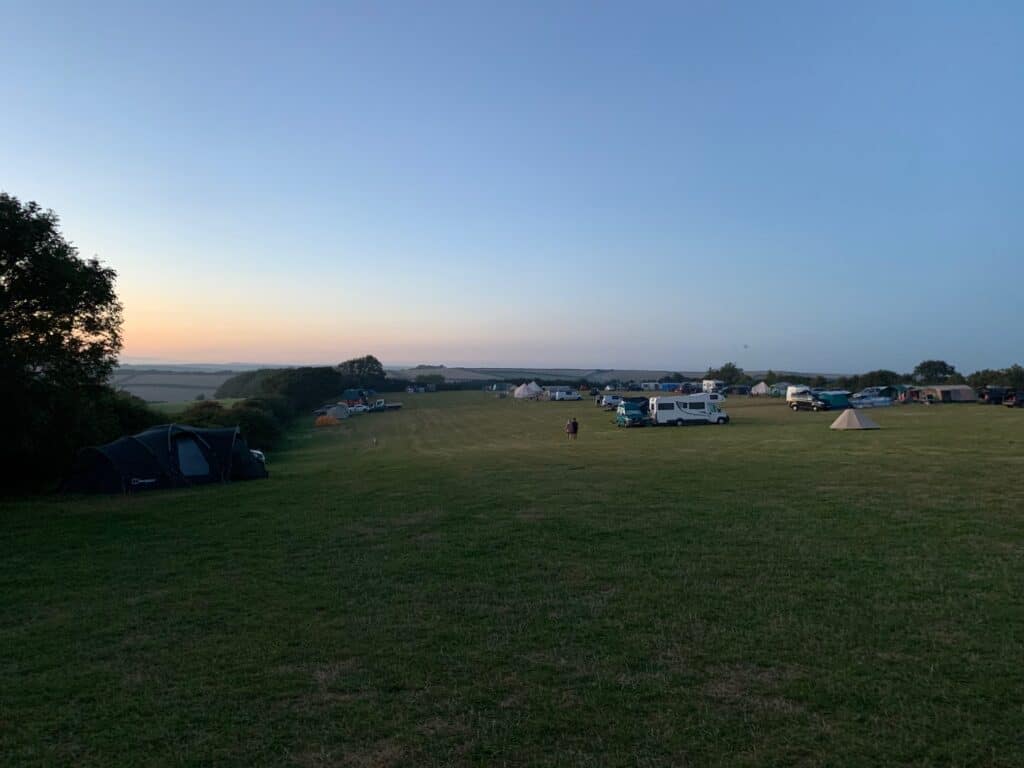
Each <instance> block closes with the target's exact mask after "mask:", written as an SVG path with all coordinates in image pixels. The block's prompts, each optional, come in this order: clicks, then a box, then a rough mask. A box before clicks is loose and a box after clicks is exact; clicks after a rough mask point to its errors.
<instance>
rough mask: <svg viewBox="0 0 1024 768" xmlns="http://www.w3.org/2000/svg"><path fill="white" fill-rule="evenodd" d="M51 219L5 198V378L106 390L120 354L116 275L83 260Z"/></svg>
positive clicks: (1, 353)
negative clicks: (89, 385) (107, 381)
mask: <svg viewBox="0 0 1024 768" xmlns="http://www.w3.org/2000/svg"><path fill="white" fill-rule="evenodd" d="M57 225H58V220H57V216H56V214H54V213H53V211H44V210H42V209H41V208H40V207H39V206H38V205H37V204H36V203H24V204H23V203H21V202H20V201H19V200H18V198H16V197H12V196H10V195H8V194H5V193H0V377H3V378H4V379H5V380H6V381H7V382H8V383H9V384H11V383H14V384H15V385H16V386H17V382H22V384H23V385H24V384H27V383H29V382H34V381H42V382H46V383H48V384H52V385H55V386H81V385H87V384H102V383H104V382H105V381H106V380H107V378H108V376H109V375H110V372H111V371H112V370H113V368H114V366H115V365H116V364H117V353H118V352H119V351H120V349H121V304H120V302H119V301H118V300H117V294H116V292H115V291H114V278H115V276H116V275H115V272H114V270H112V269H110V268H108V267H104V266H102V265H101V264H100V263H99V262H98V261H97V260H96V259H88V260H86V259H82V258H80V257H79V255H78V250H77V249H76V248H75V247H74V246H73V245H72V244H71V243H69V242H68V241H67V240H65V239H64V237H63V235H62V234H61V232H60V230H59V229H58V226H57Z"/></svg>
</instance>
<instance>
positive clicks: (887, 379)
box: [860, 368, 903, 388]
mask: <svg viewBox="0 0 1024 768" xmlns="http://www.w3.org/2000/svg"><path fill="white" fill-rule="evenodd" d="M902 379H903V377H902V376H900V374H898V373H896V371H889V370H886V369H884V368H882V369H880V370H877V371H868V372H867V373H863V374H861V375H860V380H861V382H864V383H863V384H862V388H863V387H892V386H894V385H896V384H899V383H900V382H901V381H902Z"/></svg>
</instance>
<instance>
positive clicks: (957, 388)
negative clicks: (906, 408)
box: [917, 384, 978, 403]
mask: <svg viewBox="0 0 1024 768" xmlns="http://www.w3.org/2000/svg"><path fill="white" fill-rule="evenodd" d="M917 399H918V400H932V401H934V402H937V403H974V402H977V400H978V393H977V392H975V391H974V390H973V389H972V388H971V387H969V386H967V385H966V384H937V385H935V386H931V387H921V388H920V389H918V390H917Z"/></svg>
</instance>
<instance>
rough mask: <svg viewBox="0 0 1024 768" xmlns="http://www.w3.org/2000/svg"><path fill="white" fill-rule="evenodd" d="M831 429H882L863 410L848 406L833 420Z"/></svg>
mask: <svg viewBox="0 0 1024 768" xmlns="http://www.w3.org/2000/svg"><path fill="white" fill-rule="evenodd" d="M831 429H880V427H879V426H878V425H877V424H876V423H875V422H874V420H872V418H871V417H870V416H867V415H866V414H865V413H864V412H863V411H858V410H854V409H853V408H847V409H846V410H845V411H843V412H842V413H841V414H839V418H838V419H836V420H835V421H833V422H832V427H831Z"/></svg>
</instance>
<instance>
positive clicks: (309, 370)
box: [214, 366, 410, 412]
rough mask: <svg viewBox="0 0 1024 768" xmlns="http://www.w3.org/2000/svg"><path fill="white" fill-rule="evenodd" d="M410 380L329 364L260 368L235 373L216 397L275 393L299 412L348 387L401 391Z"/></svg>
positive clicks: (259, 396)
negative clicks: (358, 373)
mask: <svg viewBox="0 0 1024 768" xmlns="http://www.w3.org/2000/svg"><path fill="white" fill-rule="evenodd" d="M409 384H410V382H408V381H406V380H405V379H391V378H387V377H385V376H348V375H345V374H343V373H342V372H341V371H339V370H338V369H337V368H331V367H329V366H322V367H304V368H260V369H259V370H255V371H245V372H243V373H239V374H237V375H235V376H232V377H231V378H230V379H228V380H227V381H225V382H224V383H223V384H221V385H220V386H219V387H218V388H217V391H216V393H215V394H214V397H216V398H218V399H223V398H229V397H231V398H236V397H245V398H248V397H254V398H268V397H271V398H274V397H276V398H281V399H283V400H284V401H285V402H287V403H288V405H289V406H290V407H291V408H292V409H294V410H295V411H296V412H299V411H304V410H308V409H311V408H316V407H317V406H319V405H323V404H324V403H325V402H328V401H330V400H337V399H338V398H339V397H341V395H342V393H343V392H344V391H345V390H346V389H373V390H376V391H377V392H401V391H403V390H404V389H405V388H406V387H407V386H409Z"/></svg>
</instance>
